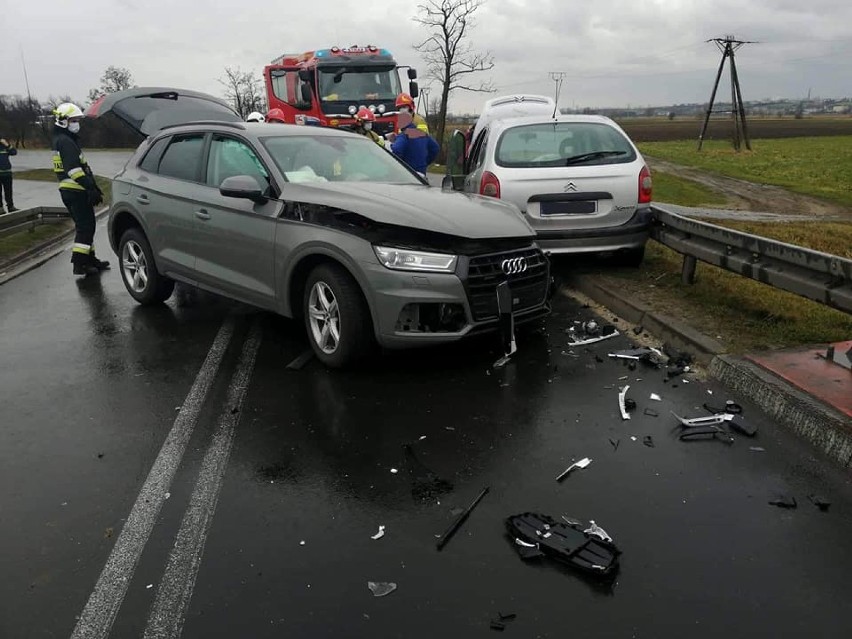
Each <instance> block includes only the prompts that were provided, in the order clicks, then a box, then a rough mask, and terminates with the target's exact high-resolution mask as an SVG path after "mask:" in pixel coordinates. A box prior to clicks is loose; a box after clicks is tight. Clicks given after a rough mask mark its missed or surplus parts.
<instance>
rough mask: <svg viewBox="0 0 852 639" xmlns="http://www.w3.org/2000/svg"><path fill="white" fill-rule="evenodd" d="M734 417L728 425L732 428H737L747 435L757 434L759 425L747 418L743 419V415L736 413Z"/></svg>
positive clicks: (736, 429)
mask: <svg viewBox="0 0 852 639" xmlns="http://www.w3.org/2000/svg"><path fill="white" fill-rule="evenodd" d="M733 417H734V418H733V419H731V420H729V421H728V426H729V427H730V428H731V430H735V431H737V432H738V433H740V434H742V435H745V436H746V437H754V436H755V435H757V426H755V425H754V424H750V423H748V422H747V421H746V420H745V419H743V417H742V415H734V416H733Z"/></svg>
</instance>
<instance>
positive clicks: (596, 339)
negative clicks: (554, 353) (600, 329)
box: [568, 329, 619, 346]
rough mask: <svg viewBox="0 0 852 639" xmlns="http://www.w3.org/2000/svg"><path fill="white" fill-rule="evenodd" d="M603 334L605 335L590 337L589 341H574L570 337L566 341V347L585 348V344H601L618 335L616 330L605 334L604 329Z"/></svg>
mask: <svg viewBox="0 0 852 639" xmlns="http://www.w3.org/2000/svg"><path fill="white" fill-rule="evenodd" d="M604 333H605V334H604V335H601V336H600V337H590V338H589V339H581V340H576V339H574V338H573V337H572V338H571V339H569V340H568V346H585V345H586V344H594V343H595V342H602V341H603V340H605V339H609V338H610V337H615V336H617V335H618V334H619V333H618V331H616V330H613V332H612V333H609V334H606V329H604Z"/></svg>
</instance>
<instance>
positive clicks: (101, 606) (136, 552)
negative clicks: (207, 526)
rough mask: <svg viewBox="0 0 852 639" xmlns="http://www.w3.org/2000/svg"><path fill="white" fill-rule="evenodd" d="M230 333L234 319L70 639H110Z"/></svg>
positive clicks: (218, 339)
mask: <svg viewBox="0 0 852 639" xmlns="http://www.w3.org/2000/svg"><path fill="white" fill-rule="evenodd" d="M233 334H234V320H233V318H230V317H229V318H227V319H226V320H225V322H224V323H223V324H222V327H221V328H220V329H219V332H218V333H217V335H216V339H215V340H214V341H213V345H212V346H211V347H210V350H209V351H208V353H207V357H206V358H205V360H204V363H203V364H202V365H201V369H200V370H199V371H198V375H197V376H196V378H195V381H194V382H193V384H192V388H190V389H189V393H188V394H187V396H186V399H185V400H184V402H183V405H182V406H181V409H180V412H179V413H178V415H177V417H176V418H175V421H174V425H173V426H172V429H171V431H169V434H168V436H167V437H166V440H165V442H163V446H162V448H160V453H159V454H158V455H157V459H156V460H155V461H154V465H153V466H151V470H150V472H149V473H148V477H147V478H146V479H145V483H144V484H143V485H142V490H141V491H140V492H139V496H138V497H137V498H136V503H134V504H133V508H132V509H131V511H130V515H129V516H128V517H127V521H126V523H125V524H124V527H123V528H122V529H121V534H120V535H119V536H118V539H116V542H115V546H113V549H112V552H111V553H110V555H109V558H108V559H107V562H106V565H105V566H104V569H103V571H102V572H101V575H100V577H99V578H98V582H97V584H95V589H94V590H93V591H92V594H91V595H90V596H89V600H88V602H87V603H86V606H85V608H83V612H82V613H80V618H79V620H78V622H77V625H76V626H75V627H74V632H73V633H72V635H71V637H72V639H84V638H85V639H106V637H108V636H109V633H110V630H111V629H112V624H113V622H114V621H115V616H116V614H117V613H118V609H119V608H120V607H121V603H122V602H123V601H124V596H125V595H126V594H127V588H128V586H129V585H130V581H131V579H132V578H133V573H134V571H135V570H136V565H137V564H138V563H139V557H140V556H141V555H142V550H143V549H144V548H145V544H146V543H147V542H148V537H149V536H150V535H151V530H152V529H153V528H154V524H155V523H156V521H157V517H158V516H159V514H160V509H161V508H162V506H163V502H164V501H165V499H166V493H167V492H168V490H169V488H170V487H171V483H172V480H173V479H174V476H175V473H176V472H177V469H178V466H180V463H181V460H182V459H183V455H184V452H185V451H186V446H187V443H188V442H189V439H190V436H191V435H192V431H193V429H194V428H195V423H196V421H197V420H198V415H199V413H200V412H201V407H202V406H203V405H204V400H205V398H206V397H207V393H208V391H209V390H210V387H211V386H212V384H213V380H214V379H215V378H216V373H217V372H218V371H219V366H220V364H221V363H222V358H223V357H224V355H225V351H226V350H227V349H228V345H229V344H230V342H231V337H232V336H233Z"/></svg>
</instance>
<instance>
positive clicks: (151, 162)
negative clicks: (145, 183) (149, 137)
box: [139, 136, 171, 173]
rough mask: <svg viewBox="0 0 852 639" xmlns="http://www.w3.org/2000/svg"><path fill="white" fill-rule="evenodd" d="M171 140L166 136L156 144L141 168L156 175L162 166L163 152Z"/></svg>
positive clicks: (142, 162)
mask: <svg viewBox="0 0 852 639" xmlns="http://www.w3.org/2000/svg"><path fill="white" fill-rule="evenodd" d="M170 139H171V138H170V137H169V136H166V137H164V138H160V139H159V140H157V141H156V142H154V144H152V145H151V147H150V148H149V149H148V152H147V153H146V154H145V157H144V158H142V161H141V162H140V163H139V168H140V169H142V170H143V171H147V172H148V173H156V172H157V168H158V166H159V164H160V157H161V156H162V155H163V150H164V149H165V148H166V145H167V144H168V143H169V140H170Z"/></svg>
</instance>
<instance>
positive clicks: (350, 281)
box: [302, 264, 374, 368]
mask: <svg viewBox="0 0 852 639" xmlns="http://www.w3.org/2000/svg"><path fill="white" fill-rule="evenodd" d="M302 308H303V313H304V317H305V326H306V328H307V331H308V340H309V341H310V342H311V348H313V351H314V353H315V354H316V356H317V359H319V360H320V361H321V362H322V363H323V364H325V365H326V366H329V367H331V368H343V367H346V366H350V365H352V364H355V363H357V362H358V361H360V360H362V359H363V358H364V357H365V356H366V355H367V354H368V353H369V352H370V350H372V347H373V343H374V336H373V325H372V321H371V320H370V311H369V309H368V308H367V302H366V300H365V299H364V296H363V294H362V293H361V288H360V287H359V286H358V283H357V282H356V281H355V279H354V278H353V277H352V276H351V275H350V274H349V272H348V271H346V270H345V269H344V268H343V267H341V266H338V265H336V264H320V265H319V266H317V267H316V268H314V270H313V271H311V274H310V275H309V276H308V280H307V282H306V283H305V295H304V298H303V304H302Z"/></svg>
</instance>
